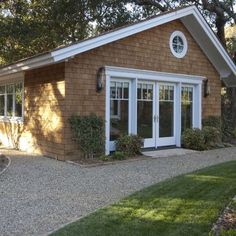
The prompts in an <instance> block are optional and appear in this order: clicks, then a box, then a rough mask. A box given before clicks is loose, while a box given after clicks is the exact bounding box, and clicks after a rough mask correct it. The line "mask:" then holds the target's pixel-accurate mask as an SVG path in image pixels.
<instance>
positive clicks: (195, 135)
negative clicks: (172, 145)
mask: <svg viewBox="0 0 236 236" xmlns="http://www.w3.org/2000/svg"><path fill="white" fill-rule="evenodd" d="M182 145H183V146H184V147H185V148H188V149H193V150H199V151H203V150H205V149H206V146H205V138H204V134H203V132H202V131H201V130H200V129H186V130H185V131H184V132H183V135H182Z"/></svg>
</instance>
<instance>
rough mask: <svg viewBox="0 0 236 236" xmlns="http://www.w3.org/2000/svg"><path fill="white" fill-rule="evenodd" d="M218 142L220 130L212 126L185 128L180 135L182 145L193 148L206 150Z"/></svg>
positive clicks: (219, 141) (219, 140)
mask: <svg viewBox="0 0 236 236" xmlns="http://www.w3.org/2000/svg"><path fill="white" fill-rule="evenodd" d="M212 119H213V118H212ZM220 143H221V132H220V130H219V129H218V128H216V127H213V126H204V127H203V128H202V129H186V130H185V131H184V132H183V135H182V145H183V146H184V147H185V148H189V149H193V150H199V151H203V150H208V149H211V148H214V147H216V146H217V144H220Z"/></svg>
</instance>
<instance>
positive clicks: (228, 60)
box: [193, 8, 236, 75]
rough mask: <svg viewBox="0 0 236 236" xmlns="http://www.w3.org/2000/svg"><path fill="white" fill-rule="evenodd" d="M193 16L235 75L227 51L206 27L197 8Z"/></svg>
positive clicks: (234, 68) (234, 67)
mask: <svg viewBox="0 0 236 236" xmlns="http://www.w3.org/2000/svg"><path fill="white" fill-rule="evenodd" d="M193 15H194V16H195V18H196V19H197V21H198V23H199V24H200V25H201V27H202V29H203V30H204V31H205V32H206V34H207V35H208V36H209V38H210V39H211V41H212V42H213V44H214V45H215V46H216V48H217V50H218V51H219V53H220V54H221V55H222V57H223V58H224V60H225V61H226V63H227V64H228V66H229V67H230V69H231V70H232V72H233V74H234V75H236V66H235V64H234V62H233V61H232V59H231V58H230V56H229V54H228V53H227V51H226V50H225V48H224V47H223V46H222V44H221V42H220V41H219V39H218V38H217V37H216V35H215V33H214V32H213V31H212V29H211V28H210V26H209V25H208V23H207V22H206V20H205V19H204V18H203V16H202V14H201V13H200V12H199V10H197V8H196V9H195V11H194V12H193Z"/></svg>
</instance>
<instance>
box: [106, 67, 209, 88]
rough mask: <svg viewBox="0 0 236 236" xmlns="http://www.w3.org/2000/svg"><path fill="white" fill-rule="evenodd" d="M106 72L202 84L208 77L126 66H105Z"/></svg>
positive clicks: (134, 77) (118, 75)
mask: <svg viewBox="0 0 236 236" xmlns="http://www.w3.org/2000/svg"><path fill="white" fill-rule="evenodd" d="M105 70H106V74H107V75H109V76H112V77H121V78H129V79H140V80H152V81H162V82H171V83H178V82H182V83H186V84H201V83H202V81H203V80H204V79H206V77H204V76H196V75H186V74H175V73H168V72H158V71H150V70H139V69H132V68H124V67H114V66H105Z"/></svg>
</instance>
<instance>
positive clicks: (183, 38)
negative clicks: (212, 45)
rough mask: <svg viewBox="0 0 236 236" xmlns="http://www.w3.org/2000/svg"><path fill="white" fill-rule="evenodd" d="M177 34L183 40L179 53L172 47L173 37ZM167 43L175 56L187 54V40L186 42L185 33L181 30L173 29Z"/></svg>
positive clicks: (180, 56)
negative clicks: (181, 49)
mask: <svg viewBox="0 0 236 236" xmlns="http://www.w3.org/2000/svg"><path fill="white" fill-rule="evenodd" d="M176 36H178V37H180V38H181V39H182V40H183V46H184V48H183V51H182V52H181V53H177V52H176V51H175V50H174V48H173V40H174V38H175V37H176ZM169 45H170V50H171V53H172V54H173V55H174V56H175V57H177V58H183V57H185V55H186V54H187V51H188V42H187V39H186V37H185V35H184V34H183V33H182V32H181V31H174V32H173V33H172V34H171V36H170V41H169Z"/></svg>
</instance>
